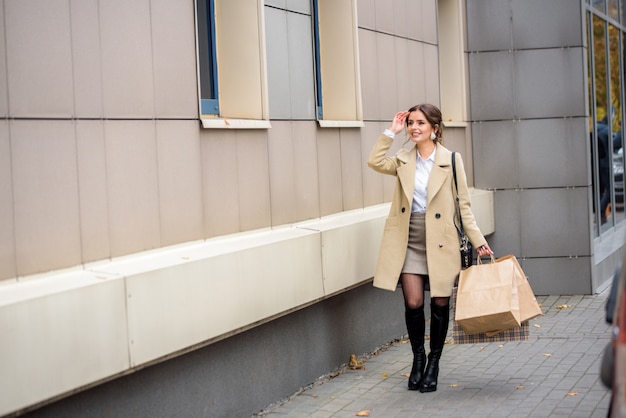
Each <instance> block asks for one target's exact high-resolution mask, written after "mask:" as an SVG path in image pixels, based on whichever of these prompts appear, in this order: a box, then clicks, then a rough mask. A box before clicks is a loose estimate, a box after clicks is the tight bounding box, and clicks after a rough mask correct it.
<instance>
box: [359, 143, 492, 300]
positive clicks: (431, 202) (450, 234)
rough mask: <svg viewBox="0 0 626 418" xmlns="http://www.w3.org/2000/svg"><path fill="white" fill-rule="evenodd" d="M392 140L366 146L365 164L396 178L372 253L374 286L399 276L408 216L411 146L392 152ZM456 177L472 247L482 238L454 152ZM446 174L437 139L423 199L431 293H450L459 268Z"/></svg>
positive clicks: (386, 285)
mask: <svg viewBox="0 0 626 418" xmlns="http://www.w3.org/2000/svg"><path fill="white" fill-rule="evenodd" d="M392 143H393V139H391V138H389V137H388V136H386V135H381V136H380V137H379V138H378V141H377V142H376V145H375V146H374V148H373V149H372V151H371V153H370V156H369V160H368V162H367V164H368V165H369V166H370V167H371V168H372V169H374V170H376V171H378V172H379V173H383V174H390V175H394V176H396V177H397V181H396V186H395V191H394V195H393V200H392V201H391V209H390V210H389V215H388V216H387V220H386V221H385V230H384V232H383V239H382V242H381V246H380V251H379V254H378V262H377V265H376V272H375V275H374V286H375V287H379V288H381V289H386V290H392V291H393V290H395V289H396V287H397V284H398V279H399V278H400V273H401V270H402V266H403V265H404V257H405V255H406V249H407V245H408V241H409V221H410V217H411V203H412V201H413V189H414V185H415V167H416V164H417V147H416V146H414V147H413V148H411V149H410V150H409V149H404V148H403V149H401V150H400V151H398V153H397V154H396V155H395V156H393V157H390V156H387V152H388V151H389V148H390V147H391V144H392ZM456 160H457V164H456V176H457V182H458V187H459V202H460V208H461V217H462V219H463V227H464V229H465V232H466V233H467V235H468V237H469V239H470V241H471V242H472V245H473V246H474V248H477V247H479V246H481V245H483V244H486V243H487V241H486V240H485V237H484V236H483V235H482V233H481V232H480V230H479V229H478V226H477V225H476V221H475V219H474V215H473V214H472V210H471V202H470V195H469V189H468V187H467V177H466V175H465V169H464V167H463V159H462V158H461V156H460V155H459V154H458V153H457V154H456ZM453 182H454V180H453V176H452V152H451V151H450V150H448V149H447V148H445V147H444V146H443V145H440V144H437V152H436V154H435V163H434V164H433V169H432V171H431V173H430V177H429V179H428V190H427V197H426V199H427V204H426V221H425V222H426V260H427V264H428V276H429V281H430V292H431V296H441V297H443V296H450V295H451V294H452V287H453V286H454V282H455V280H456V278H457V277H458V275H459V272H460V270H461V256H460V252H459V248H460V239H459V234H458V232H457V230H456V227H455V224H454V219H455V204H454V201H455V197H454V188H453V187H454V186H453Z"/></svg>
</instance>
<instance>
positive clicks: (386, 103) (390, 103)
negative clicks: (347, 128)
mask: <svg viewBox="0 0 626 418" xmlns="http://www.w3.org/2000/svg"><path fill="white" fill-rule="evenodd" d="M376 44H377V46H376V49H377V55H378V57H377V65H378V86H377V88H378V89H379V90H380V115H379V117H378V119H383V120H386V119H389V120H391V119H392V118H393V115H395V114H396V112H397V111H398V99H397V97H398V91H399V89H400V88H405V80H398V68H397V66H396V64H395V62H396V59H397V58H398V57H397V54H396V52H395V41H394V37H393V36H389V35H385V34H381V33H378V34H376Z"/></svg>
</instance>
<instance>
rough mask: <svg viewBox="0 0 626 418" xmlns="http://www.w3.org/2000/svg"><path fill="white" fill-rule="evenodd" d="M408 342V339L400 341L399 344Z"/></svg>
mask: <svg viewBox="0 0 626 418" xmlns="http://www.w3.org/2000/svg"><path fill="white" fill-rule="evenodd" d="M408 342H409V340H408V339H407V340H401V341H400V344H406V343H408Z"/></svg>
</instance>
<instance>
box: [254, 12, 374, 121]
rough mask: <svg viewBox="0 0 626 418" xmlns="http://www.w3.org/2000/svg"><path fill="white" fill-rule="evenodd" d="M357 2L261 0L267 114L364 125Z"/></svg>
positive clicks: (276, 116)
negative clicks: (264, 42) (267, 91)
mask: <svg viewBox="0 0 626 418" xmlns="http://www.w3.org/2000/svg"><path fill="white" fill-rule="evenodd" d="M355 2H356V0H292V1H289V2H285V1H277V0H267V1H266V2H265V19H266V20H265V26H266V31H267V32H266V43H267V67H268V71H267V74H268V86H269V103H270V117H271V119H285V120H317V121H318V122H319V124H320V126H322V127H353V126H354V127H358V126H363V122H362V119H363V118H362V111H361V95H360V76H359V60H358V40H357V26H356V3H355Z"/></svg>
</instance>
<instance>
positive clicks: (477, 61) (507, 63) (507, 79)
mask: <svg viewBox="0 0 626 418" xmlns="http://www.w3.org/2000/svg"><path fill="white" fill-rule="evenodd" d="M513 57H514V55H513V53H512V52H509V51H499V52H486V53H475V54H470V55H469V66H470V69H469V75H470V76H469V78H470V95H471V96H470V105H471V118H472V120H509V119H514V117H515V97H514V94H513V86H514V76H513V67H514V63H513Z"/></svg>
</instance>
